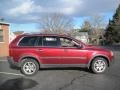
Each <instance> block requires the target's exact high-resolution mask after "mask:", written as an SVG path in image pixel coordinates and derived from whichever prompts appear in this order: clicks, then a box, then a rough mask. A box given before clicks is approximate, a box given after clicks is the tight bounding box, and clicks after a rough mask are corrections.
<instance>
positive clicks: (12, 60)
mask: <svg viewBox="0 0 120 90" xmlns="http://www.w3.org/2000/svg"><path fill="white" fill-rule="evenodd" d="M7 60H8V63H9V65H10V67H20V64H19V63H18V62H15V61H14V59H13V57H10V56H8V57H7Z"/></svg>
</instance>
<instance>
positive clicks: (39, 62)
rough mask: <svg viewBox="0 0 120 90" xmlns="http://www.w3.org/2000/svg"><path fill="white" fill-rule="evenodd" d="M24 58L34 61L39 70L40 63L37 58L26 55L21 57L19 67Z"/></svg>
mask: <svg viewBox="0 0 120 90" xmlns="http://www.w3.org/2000/svg"><path fill="white" fill-rule="evenodd" d="M25 58H31V59H34V60H35V61H36V62H37V63H38V65H39V68H40V64H41V63H40V61H39V59H38V58H37V57H35V56H30V55H26V56H23V57H21V58H20V60H19V61H20V65H19V66H21V64H22V63H23V61H24V60H23V59H25Z"/></svg>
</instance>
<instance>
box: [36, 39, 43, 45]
mask: <svg viewBox="0 0 120 90" xmlns="http://www.w3.org/2000/svg"><path fill="white" fill-rule="evenodd" d="M37 46H42V37H39V38H38V44H37Z"/></svg>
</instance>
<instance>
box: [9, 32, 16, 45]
mask: <svg viewBox="0 0 120 90" xmlns="http://www.w3.org/2000/svg"><path fill="white" fill-rule="evenodd" d="M15 37H16V35H15V34H14V33H13V32H9V43H10V42H11V41H12V40H13V39H15Z"/></svg>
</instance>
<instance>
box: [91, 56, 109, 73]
mask: <svg viewBox="0 0 120 90" xmlns="http://www.w3.org/2000/svg"><path fill="white" fill-rule="evenodd" d="M107 68H108V63H107V61H106V59H105V58H102V57H97V58H95V59H94V60H93V62H92V63H91V70H92V71H93V73H96V74H98V73H104V72H105V71H106V70H107Z"/></svg>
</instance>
